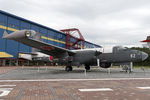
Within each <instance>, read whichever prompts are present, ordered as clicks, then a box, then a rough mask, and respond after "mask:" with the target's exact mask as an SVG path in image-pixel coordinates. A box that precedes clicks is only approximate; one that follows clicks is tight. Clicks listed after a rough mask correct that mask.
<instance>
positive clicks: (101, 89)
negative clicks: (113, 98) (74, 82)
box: [79, 88, 113, 92]
mask: <svg viewBox="0 0 150 100" xmlns="http://www.w3.org/2000/svg"><path fill="white" fill-rule="evenodd" d="M79 91H81V92H97V91H113V90H112V89H110V88H97V89H79Z"/></svg>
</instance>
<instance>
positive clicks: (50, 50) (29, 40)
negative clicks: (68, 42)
mask: <svg viewBox="0 0 150 100" xmlns="http://www.w3.org/2000/svg"><path fill="white" fill-rule="evenodd" d="M27 33H28V34H27ZM29 33H30V34H29ZM34 34H37V33H36V32H35V31H31V30H21V31H17V32H13V33H11V34H7V33H6V32H4V35H3V38H5V39H11V40H15V41H18V42H21V43H23V44H25V45H28V46H31V47H34V48H37V49H39V50H40V52H42V53H45V54H48V55H51V56H54V57H57V56H60V55H62V54H64V53H68V54H69V55H74V54H75V52H73V51H71V50H68V49H64V48H61V47H58V46H55V45H52V44H48V43H45V42H43V41H41V40H37V39H34V38H33V35H34Z"/></svg>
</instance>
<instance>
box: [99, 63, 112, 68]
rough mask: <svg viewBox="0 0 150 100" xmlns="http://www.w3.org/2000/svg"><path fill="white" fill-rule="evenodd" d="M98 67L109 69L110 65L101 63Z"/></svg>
mask: <svg viewBox="0 0 150 100" xmlns="http://www.w3.org/2000/svg"><path fill="white" fill-rule="evenodd" d="M100 67H102V68H109V67H111V63H110V62H102V63H100Z"/></svg>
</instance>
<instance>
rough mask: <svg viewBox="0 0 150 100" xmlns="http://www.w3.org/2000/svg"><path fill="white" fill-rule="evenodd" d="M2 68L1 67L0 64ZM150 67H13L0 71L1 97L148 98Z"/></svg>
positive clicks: (20, 99) (2, 99)
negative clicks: (127, 69) (126, 69)
mask: <svg viewBox="0 0 150 100" xmlns="http://www.w3.org/2000/svg"><path fill="white" fill-rule="evenodd" d="M0 70H1V68H0ZM149 98H150V69H146V70H143V69H142V70H141V69H134V72H133V73H130V74H128V73H125V72H120V69H110V70H106V69H92V70H91V71H89V72H87V73H86V74H85V73H84V69H78V68H76V69H75V70H74V71H72V72H69V73H67V72H65V71H64V69H62V68H43V67H42V68H40V69H38V68H14V69H11V70H9V71H6V72H5V73H1V74H0V100H149Z"/></svg>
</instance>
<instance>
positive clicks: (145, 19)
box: [0, 0, 150, 46]
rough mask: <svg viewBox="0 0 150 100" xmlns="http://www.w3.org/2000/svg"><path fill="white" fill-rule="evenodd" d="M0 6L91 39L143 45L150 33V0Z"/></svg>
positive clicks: (12, 0) (5, 2)
mask: <svg viewBox="0 0 150 100" xmlns="http://www.w3.org/2000/svg"><path fill="white" fill-rule="evenodd" d="M0 4H1V6H0V9H1V10H4V11H6V12H9V13H12V14H15V15H17V16H21V17H23V18H25V19H29V20H31V21H34V22H37V23H40V24H42V25H45V26H48V27H51V28H53V29H56V30H60V29H64V28H65V29H66V28H78V29H79V30H80V31H81V33H82V34H83V36H84V38H85V39H86V40H88V41H90V42H93V43H96V44H99V45H102V46H105V45H125V46H132V45H134V46H140V45H141V44H142V43H140V42H139V41H141V40H143V39H145V38H146V36H147V35H150V0H0Z"/></svg>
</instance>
